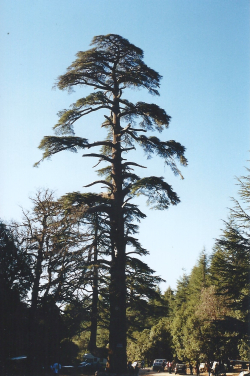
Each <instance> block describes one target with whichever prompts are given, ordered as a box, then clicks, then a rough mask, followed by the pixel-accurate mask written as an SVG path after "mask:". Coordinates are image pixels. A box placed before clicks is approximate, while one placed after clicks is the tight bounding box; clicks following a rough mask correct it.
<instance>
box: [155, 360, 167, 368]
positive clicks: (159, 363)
mask: <svg viewBox="0 0 250 376" xmlns="http://www.w3.org/2000/svg"><path fill="white" fill-rule="evenodd" d="M166 363H167V360H166V359H155V360H154V362H153V371H159V370H161V371H164V368H165V366H166Z"/></svg>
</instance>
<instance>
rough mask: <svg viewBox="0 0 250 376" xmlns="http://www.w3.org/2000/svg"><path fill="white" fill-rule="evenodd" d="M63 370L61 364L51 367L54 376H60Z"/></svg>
mask: <svg viewBox="0 0 250 376" xmlns="http://www.w3.org/2000/svg"><path fill="white" fill-rule="evenodd" d="M61 368H62V366H61V364H60V363H54V364H53V366H51V369H52V371H53V373H54V375H58V374H59V371H60V369H61Z"/></svg>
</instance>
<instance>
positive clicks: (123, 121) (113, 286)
mask: <svg viewBox="0 0 250 376" xmlns="http://www.w3.org/2000/svg"><path fill="white" fill-rule="evenodd" d="M92 45H94V46H95V47H93V48H91V49H90V50H88V51H85V52H82V51H80V52H78V53H77V55H76V56H77V58H76V60H75V61H74V62H73V63H72V64H71V66H70V67H69V68H68V69H67V73H65V74H64V75H62V76H59V78H58V80H57V83H56V86H57V87H58V88H59V89H61V90H64V89H68V90H69V91H70V90H72V89H73V88H74V87H75V86H77V85H79V86H90V87H92V88H93V89H94V90H95V91H94V92H92V93H91V94H90V95H88V96H87V97H85V98H81V99H79V100H78V101H77V102H76V103H74V104H73V105H72V106H71V109H69V110H64V111H61V112H60V113H59V116H60V119H59V121H58V123H57V124H56V125H55V127H54V128H55V130H56V134H57V136H46V137H44V138H43V140H42V141H41V144H40V146H39V148H40V149H43V150H44V154H43V159H45V158H48V157H50V156H51V155H53V154H56V153H58V152H60V151H62V150H70V151H73V152H76V151H77V149H92V148H95V147H98V146H101V150H100V152H97V153H96V152H93V153H87V154H84V155H83V156H84V157H96V158H97V159H98V160H99V161H98V163H100V162H106V163H108V167H106V168H103V169H101V170H99V174H101V175H102V176H103V178H102V179H101V180H97V181H95V182H93V183H92V184H90V185H94V184H99V183H101V184H104V185H105V187H107V190H108V193H106V194H105V195H106V197H108V199H109V205H104V204H99V205H96V206H95V207H94V208H93V207H92V208H91V210H92V212H93V211H95V212H98V211H99V212H101V211H102V212H106V213H107V214H108V215H109V218H110V232H111V240H112V256H111V268H110V276H111V278H110V289H109V294H110V337H109V370H110V371H114V372H124V371H125V370H126V363H127V359H126V278H125V265H126V255H125V247H126V236H125V229H124V216H125V215H126V212H127V211H128V210H129V206H128V205H127V203H128V200H131V199H132V198H133V197H134V196H138V195H141V194H142V195H145V196H146V197H148V203H149V204H151V205H152V206H153V207H154V208H157V209H167V208H168V207H169V205H170V204H173V205H176V204H177V203H178V202H179V198H178V196H177V194H176V193H175V192H174V191H173V190H172V187H171V186H170V185H169V184H167V183H166V182H165V181H164V179H163V178H162V177H156V176H150V177H146V178H145V177H144V178H140V177H139V176H137V175H136V174H135V173H133V167H143V166H140V165H138V164H137V163H136V162H133V161H128V160H127V159H124V153H126V154H127V153H129V151H130V150H133V149H135V145H136V144H137V145H140V146H141V147H142V149H143V150H144V152H145V154H146V155H147V157H148V158H150V157H151V156H152V155H153V154H156V155H158V156H160V157H162V158H163V159H164V162H165V163H166V164H167V165H168V166H169V167H170V168H171V169H172V171H173V172H174V173H175V174H176V175H180V176H181V173H180V171H179V170H178V168H177V166H176V162H175V160H176V159H178V160H179V162H180V163H181V164H182V165H184V166H185V165H186V164H187V161H186V158H185V157H184V152H185V148H184V147H183V146H182V145H181V144H179V143H177V142H175V141H161V140H160V139H159V138H157V137H155V136H154V137H152V136H147V132H148V131H153V130H157V131H159V132H161V131H162V130H163V129H164V127H165V128H167V127H168V125H169V121H170V116H168V115H167V114H166V112H165V111H164V110H163V109H161V108H160V107H158V106H157V105H156V104H148V103H144V102H137V103H135V104H134V103H131V102H129V101H128V100H127V99H124V98H123V93H124V90H125V89H127V88H138V89H139V88H146V89H147V90H148V91H149V93H150V94H154V95H159V93H158V90H157V89H158V87H159V82H160V79H161V76H160V75H159V74H158V73H157V72H155V71H154V70H153V69H151V68H149V67H148V66H147V65H146V64H145V63H144V62H143V60H142V59H143V51H142V50H141V49H140V48H138V47H136V46H134V45H133V44H131V43H129V41H128V40H126V39H124V38H122V37H121V36H119V35H115V34H110V35H105V36H103V35H101V36H97V37H94V39H93V41H92ZM98 110H107V111H108V115H104V117H105V121H104V123H103V124H102V127H104V128H106V129H107V138H106V139H105V140H101V141H96V142H93V143H89V142H88V140H87V139H85V138H81V137H76V136H75V135H74V130H73V126H74V123H75V121H76V120H78V119H80V118H81V117H83V116H85V115H87V114H90V113H93V112H95V111H98ZM139 118H140V119H141V121H140V122H139V123H138V124H137V126H136V120H137V119H139ZM36 165H37V164H36ZM90 185H89V186H90ZM103 197H104V194H103Z"/></svg>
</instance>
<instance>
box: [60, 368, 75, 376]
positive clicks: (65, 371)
mask: <svg viewBox="0 0 250 376" xmlns="http://www.w3.org/2000/svg"><path fill="white" fill-rule="evenodd" d="M74 370H75V367H74V366H62V368H61V371H60V372H61V373H62V374H64V375H71V374H72V373H74Z"/></svg>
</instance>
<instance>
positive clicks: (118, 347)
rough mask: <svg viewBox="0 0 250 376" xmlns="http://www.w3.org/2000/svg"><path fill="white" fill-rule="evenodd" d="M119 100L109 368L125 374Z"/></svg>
mask: <svg viewBox="0 0 250 376" xmlns="http://www.w3.org/2000/svg"><path fill="white" fill-rule="evenodd" d="M118 113H119V100H118V98H117V96H116V97H115V96H114V107H113V127H114V132H113V144H114V148H113V150H112V152H113V163H112V178H113V206H112V214H111V239H112V240H113V250H112V260H111V269H110V276H111V280H110V289H109V294H110V331H109V365H110V366H109V367H110V369H109V370H110V371H111V372H116V373H121V372H126V370H127V354H126V343H127V339H126V331H127V328H126V276H125V266H126V255H125V239H124V218H123V208H122V205H123V192H122V188H123V177H122V156H121V144H120V138H121V136H120V134H121V129H120V121H119V118H118Z"/></svg>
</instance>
